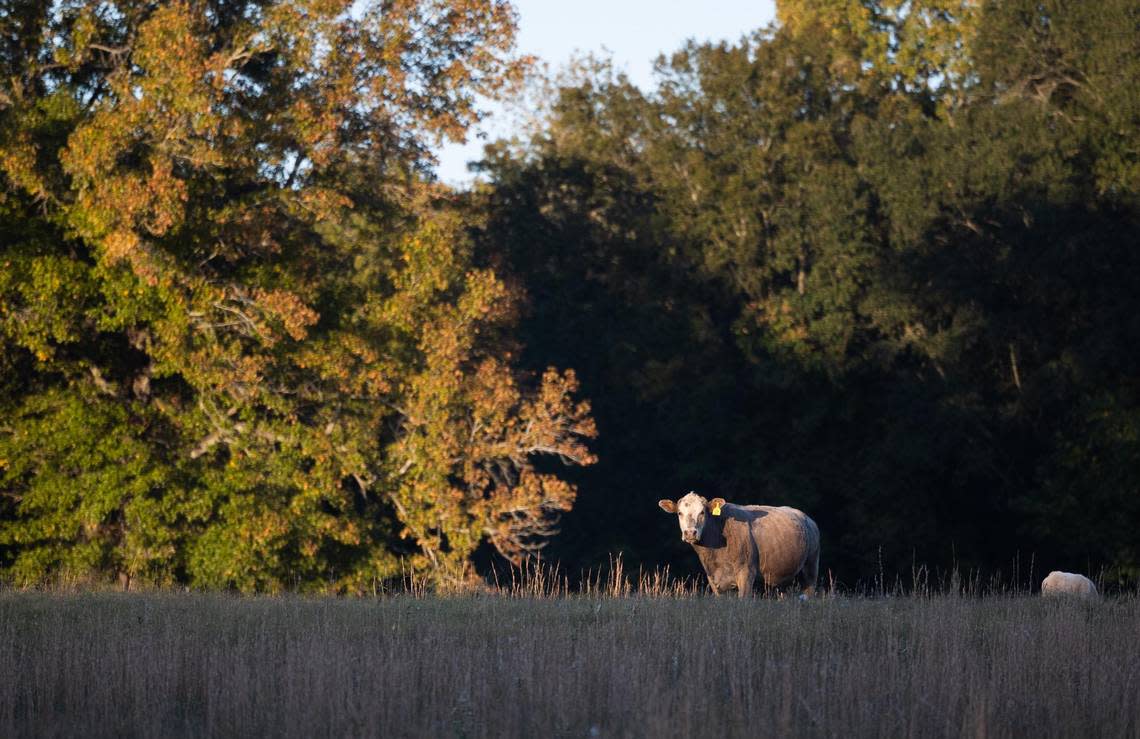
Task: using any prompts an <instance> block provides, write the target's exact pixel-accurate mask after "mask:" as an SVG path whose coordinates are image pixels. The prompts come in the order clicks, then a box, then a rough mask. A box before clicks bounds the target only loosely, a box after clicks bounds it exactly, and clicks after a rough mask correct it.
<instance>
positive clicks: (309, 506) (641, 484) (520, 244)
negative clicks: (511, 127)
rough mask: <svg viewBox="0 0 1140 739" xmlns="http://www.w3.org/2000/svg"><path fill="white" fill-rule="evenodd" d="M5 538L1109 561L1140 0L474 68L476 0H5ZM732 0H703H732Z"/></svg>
mask: <svg viewBox="0 0 1140 739" xmlns="http://www.w3.org/2000/svg"><path fill="white" fill-rule="evenodd" d="M0 24H2V25H3V33H2V34H0V65H2V68H3V71H4V74H3V87H2V88H0V183H2V191H0V211H2V212H3V214H2V218H3V222H4V224H5V228H4V229H3V233H2V234H0V259H2V260H3V262H4V265H3V271H2V272H0V341H2V342H3V351H2V352H0V378H2V379H0V409H2V415H0V418H2V420H0V567H2V568H3V572H4V573H5V577H6V579H8V580H10V581H13V582H16V583H22V584H29V583H36V582H42V581H45V580H49V579H51V578H55V577H61V576H67V577H79V578H88V579H94V580H98V579H116V578H117V579H119V580H120V581H124V582H145V583H149V584H158V585H162V584H174V583H180V584H189V585H192V586H194V587H210V588H234V589H239V590H250V591H252V590H270V591H272V590H280V589H285V588H295V589H308V590H330V591H337V592H363V591H367V590H369V589H370V588H373V587H375V585H376V583H377V582H378V581H383V580H386V579H391V578H394V577H399V576H400V575H401V574H402V573H406V572H417V573H424V574H426V575H428V576H430V577H431V578H432V579H433V580H434V581H435V582H436V583H437V584H438V585H439V586H440V587H462V586H463V585H465V584H468V583H470V582H472V581H473V580H475V579H477V578H478V577H479V575H480V573H481V572H485V571H486V569H487V568H488V567H493V566H497V565H498V564H500V563H501V562H502V561H503V560H504V559H505V560H508V561H512V562H516V563H517V562H520V561H522V560H523V559H524V558H526V557H530V556H534V555H535V554H537V553H540V552H541V553H542V556H543V557H544V558H546V559H547V561H552V560H555V561H558V562H560V563H561V564H562V566H563V567H564V568H565V569H566V570H568V571H571V572H573V571H576V570H577V569H579V568H588V567H595V566H598V565H600V564H603V563H605V562H606V561H607V560H608V559H609V557H610V556H612V555H613V554H615V553H617V552H621V553H623V555H624V556H625V558H626V563H627V566H629V565H638V564H640V565H645V566H650V567H652V566H656V565H661V564H669V563H671V564H673V565H675V566H676V567H679V568H680V569H681V571H684V570H685V568H689V569H690V570H691V569H692V568H693V567H694V566H695V563H693V562H690V561H689V560H690V559H691V554H688V553H687V552H686V551H685V550H684V548H683V547H682V545H681V543H680V542H679V540H678V537H677V534H676V531H675V523H674V522H673V521H672V520H669V518H668V517H666V516H664V515H662V514H660V513H659V512H658V511H657V510H656V500H657V499H658V498H661V497H676V496H677V495H680V494H683V493H684V492H687V491H688V490H690V489H695V490H697V491H699V492H702V493H704V494H706V495H710V496H712V495H715V496H720V497H725V498H727V499H729V500H732V501H738V502H765V503H776V504H789V505H795V506H797V507H800V508H802V509H804V510H805V511H808V512H809V513H810V514H811V515H812V517H813V518H815V519H816V521H818V522H819V524H820V528H821V531H822V533H823V567H824V571H827V570H829V569H830V570H831V573H832V576H834V577H836V578H838V579H839V580H840V581H841V582H854V581H856V580H858V579H859V578H861V577H867V576H868V575H870V574H871V573H873V572H876V571H879V570H881V569H883V568H886V569H889V570H891V571H898V570H902V569H905V568H908V567H909V566H910V564H911V563H912V562H915V561H917V562H919V563H923V562H925V563H930V564H932V565H935V566H943V565H944V566H951V565H953V564H958V565H959V566H965V567H981V568H987V569H993V568H1000V567H1005V566H1007V565H1008V564H1009V563H1010V561H1011V559H1012V558H1013V557H1014V556H1015V555H1016V554H1017V553H1020V556H1021V557H1022V558H1029V557H1031V556H1032V557H1034V558H1035V560H1036V561H1037V562H1038V563H1039V564H1040V567H1041V568H1042V570H1044V571H1047V570H1048V569H1052V568H1053V566H1054V565H1057V566H1059V567H1061V568H1062V569H1065V568H1071V569H1092V570H1096V569H1098V568H1105V569H1106V570H1107V572H1108V573H1109V576H1110V578H1112V579H1115V580H1118V581H1126V580H1129V579H1133V578H1135V577H1136V576H1137V574H1140V544H1138V543H1137V539H1136V537H1135V535H1134V528H1135V526H1136V524H1137V523H1140V495H1138V491H1137V489H1136V486H1137V485H1138V484H1140V465H1138V464H1136V463H1137V462H1138V461H1140V438H1138V437H1140V397H1138V390H1140V383H1138V382H1137V380H1138V379H1140V378H1138V376H1137V370H1136V367H1137V366H1138V363H1137V359H1138V357H1137V356H1136V354H1137V352H1138V349H1137V346H1138V342H1137V339H1140V317H1138V308H1140V295H1138V294H1137V291H1136V289H1135V287H1136V286H1137V284H1138V283H1137V278H1136V277H1135V275H1136V274H1137V271H1136V269H1135V267H1136V265H1135V264H1134V263H1135V262H1136V261H1137V260H1138V259H1140V257H1138V256H1137V255H1136V249H1135V245H1136V244H1137V243H1140V239H1138V236H1140V84H1138V83H1140V3H1137V2H1135V0H1106V2H1103V3H1097V4H1090V3H1076V2H1062V1H1061V0H1054V1H1053V2H1028V1H1027V0H1004V1H1002V2H996V1H995V2H983V3H979V2H974V1H973V0H909V1H907V2H900V1H899V0H842V1H840V2H835V3H816V2H808V1H806V0H797V1H793V0H784V1H783V2H780V3H779V4H778V19H777V21H776V22H775V23H774V24H772V25H771V26H770V27H767V28H764V29H760V30H756V31H752V32H749V33H746V34H744V35H742V37H741V38H740V39H739V40H738V41H735V42H731V43H730V42H724V43H715V44H714V43H705V44H698V43H689V44H687V45H685V46H684V47H683V48H681V49H679V50H677V51H675V52H674V53H671V54H669V55H666V56H663V57H662V58H661V59H659V60H658V63H657V79H658V84H657V86H656V87H655V88H654V89H651V90H642V89H639V88H638V87H636V86H635V85H633V84H631V83H630V82H629V81H628V80H627V79H626V78H625V77H624V76H623V75H621V74H616V73H614V71H613V70H612V69H611V68H610V67H609V66H608V65H607V64H606V63H604V62H592V63H587V64H583V65H582V66H581V67H580V68H579V69H578V70H577V71H576V72H575V74H574V76H573V77H572V78H571V79H563V80H562V81H561V82H559V83H557V84H551V85H550V86H549V87H548V88H547V90H546V92H545V96H544V99H543V105H542V108H541V110H540V115H538V116H536V117H535V119H534V122H533V124H532V125H531V127H530V129H529V130H528V131H527V132H526V133H525V135H522V136H520V137H518V138H516V139H514V140H512V141H503V142H497V143H495V144H493V145H491V146H489V147H488V148H487V151H486V157H485V160H484V161H483V162H481V163H480V164H479V165H478V166H479V168H480V171H481V173H482V182H481V183H480V184H478V185H476V186H474V187H473V188H471V189H470V190H469V191H463V192H455V191H452V190H449V189H448V188H446V187H443V186H441V185H438V184H435V183H433V181H432V176H431V174H430V163H431V157H430V153H429V151H430V147H431V146H432V145H433V144H434V143H436V142H438V141H441V140H446V139H449V138H450V139H457V138H460V137H462V136H463V134H464V132H465V131H466V130H467V128H468V127H469V126H470V125H471V124H472V123H473V122H474V121H476V120H477V119H478V116H479V110H478V105H477V99H478V98H477V96H479V95H495V94H500V93H502V92H504V91H509V92H514V91H515V90H517V85H518V84H519V83H520V80H521V79H522V78H523V75H524V73H525V66H526V62H527V60H526V59H521V58H519V57H517V56H516V55H514V54H513V53H512V44H513V36H514V32H515V24H516V19H515V16H514V13H513V11H512V9H511V7H510V5H509V4H508V3H506V2H502V1H496V0H462V1H461V0H422V1H420V2H400V3H388V2H382V3H374V4H371V5H368V4H363V5H361V4H358V5H357V6H354V4H353V3H347V2H320V1H317V0H311V1H308V2H305V1H302V0H293V1H292V2H280V1H279V2H270V1H268V0H262V1H259V2H233V1H223V0H214V1H212V2H191V1H189V0H187V1H185V2H175V3H162V4H154V3H144V2H118V3H95V2H82V1H79V0H75V1H74V2H28V1H27V0H16V1H14V2H0ZM742 30H743V29H742Z"/></svg>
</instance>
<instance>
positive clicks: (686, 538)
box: [681, 531, 697, 544]
mask: <svg viewBox="0 0 1140 739" xmlns="http://www.w3.org/2000/svg"><path fill="white" fill-rule="evenodd" d="M681 541H683V542H685V543H686V544H696V543H697V532H696V531H685V532H683V533H682V534H681Z"/></svg>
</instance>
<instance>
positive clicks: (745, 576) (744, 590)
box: [736, 567, 756, 598]
mask: <svg viewBox="0 0 1140 739" xmlns="http://www.w3.org/2000/svg"><path fill="white" fill-rule="evenodd" d="M755 582H756V570H754V569H752V568H751V567H745V568H744V569H743V570H741V571H740V572H738V573H737V574H736V589H737V590H738V591H740V597H741V598H747V597H748V596H750V595H752V585H753V584H754V583H755Z"/></svg>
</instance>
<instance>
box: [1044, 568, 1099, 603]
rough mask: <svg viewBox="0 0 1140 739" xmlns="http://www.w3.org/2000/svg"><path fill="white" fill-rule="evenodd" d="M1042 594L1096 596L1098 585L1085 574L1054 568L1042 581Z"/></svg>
mask: <svg viewBox="0 0 1140 739" xmlns="http://www.w3.org/2000/svg"><path fill="white" fill-rule="evenodd" d="M1041 595H1075V596H1077V597H1079V598H1095V597H1096V585H1093V582H1092V580H1090V579H1088V578H1087V577H1085V576H1084V575H1078V574H1076V573H1073V572H1061V571H1060V570H1053V571H1052V572H1050V573H1049V576H1048V577H1046V578H1045V579H1044V580H1042V581H1041Z"/></svg>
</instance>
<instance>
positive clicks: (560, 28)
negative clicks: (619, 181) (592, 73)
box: [437, 0, 776, 185]
mask: <svg viewBox="0 0 1140 739" xmlns="http://www.w3.org/2000/svg"><path fill="white" fill-rule="evenodd" d="M514 6H515V8H516V9H517V10H518V12H519V33H518V50H519V51H520V52H521V53H524V54H534V55H535V56H537V57H539V58H541V59H542V60H543V61H546V62H548V63H550V64H551V65H552V67H554V68H557V67H559V66H562V65H563V64H565V63H566V62H568V61H570V59H571V57H573V56H574V54H575V53H576V52H582V53H585V52H595V53H600V54H606V55H608V56H610V57H612V59H613V61H614V65H615V67H617V69H618V70H620V71H623V72H625V73H626V74H627V75H629V77H630V79H631V80H632V81H633V82H634V83H635V84H637V85H638V86H640V87H642V88H643V89H645V88H649V87H651V86H652V84H653V60H654V59H655V58H656V57H657V55H658V54H661V53H663V52H665V53H668V52H671V51H674V50H676V49H678V48H680V46H681V45H682V44H683V43H684V42H685V40H686V39H690V38H693V39H696V40H698V41H718V40H721V39H728V40H730V41H736V40H737V39H739V38H740V37H741V36H742V35H744V34H746V33H748V32H750V31H753V30H755V29H757V28H760V27H761V26H765V25H767V24H768V23H770V22H771V21H772V20H773V19H774V18H775V16H776V11H775V6H774V5H773V2H772V0H703V1H701V2H695V1H694V0H608V1H607V0H570V1H568V2H564V1H561V0H514ZM497 124H498V125H497ZM481 128H482V129H483V130H484V131H486V132H488V133H489V134H490V135H491V136H496V135H501V134H502V133H504V132H503V131H502V130H501V129H502V124H501V121H496V119H495V117H494V116H492V117H491V119H489V120H488V121H486V122H485V123H484V124H483V125H482V126H481ZM483 143H484V142H483V141H482V140H480V139H479V138H478V137H477V136H476V135H475V132H474V131H473V132H472V133H471V135H469V136H468V143H467V144H466V145H465V146H460V145H452V146H446V147H444V148H443V149H441V150H440V151H439V159H440V163H439V167H438V169H437V171H438V173H439V177H440V179H441V180H443V181H444V182H448V183H451V184H455V185H463V184H467V183H469V182H470V180H471V175H470V174H469V173H468V172H467V167H466V164H467V162H468V161H469V160H473V159H478V158H480V155H481V153H482V150H483Z"/></svg>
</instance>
